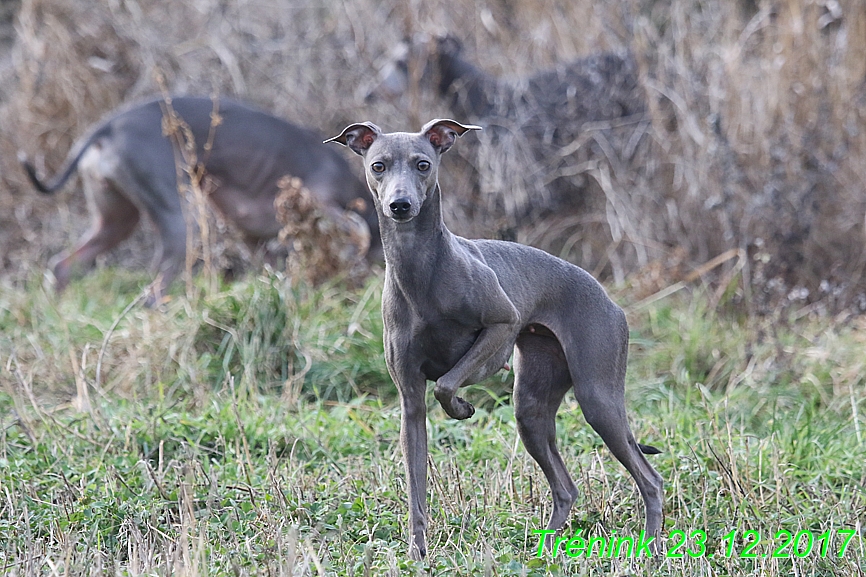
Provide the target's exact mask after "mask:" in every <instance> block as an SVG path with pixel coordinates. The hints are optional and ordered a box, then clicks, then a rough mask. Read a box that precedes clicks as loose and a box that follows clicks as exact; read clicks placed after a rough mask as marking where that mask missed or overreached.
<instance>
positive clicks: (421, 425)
mask: <svg viewBox="0 0 866 577" xmlns="http://www.w3.org/2000/svg"><path fill="white" fill-rule="evenodd" d="M395 376H396V375H395ZM394 380H395V382H396V383H397V389H398V391H399V393H400V406H401V408H402V414H401V418H400V445H401V448H402V449H403V461H404V463H405V464H406V485H407V489H408V493H409V555H410V556H411V557H412V558H413V559H416V560H420V559H423V558H424V557H425V556H426V555H427V544H426V540H425V533H426V531H427V403H426V400H425V393H426V390H427V381H426V380H425V379H424V377H423V376H421V375H420V374H419V375H418V376H417V377H416V378H411V379H407V378H405V377H399V376H397V378H395V379H394Z"/></svg>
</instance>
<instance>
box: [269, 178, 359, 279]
mask: <svg viewBox="0 0 866 577" xmlns="http://www.w3.org/2000/svg"><path fill="white" fill-rule="evenodd" d="M278 186H279V188H280V192H279V194H278V195H277V199H276V201H275V202H274V207H275V208H276V210H277V221H278V222H279V223H280V224H282V225H283V228H282V230H281V231H280V235H279V240H280V242H282V243H284V244H285V245H287V246H288V247H289V248H290V249H291V250H290V252H289V257H288V259H289V260H288V263H287V269H288V272H289V274H290V275H291V277H292V278H293V279H297V278H303V279H304V280H305V281H306V282H308V283H310V284H311V285H314V286H315V285H319V284H322V283H323V282H325V281H327V280H329V279H333V278H342V279H343V280H346V281H347V282H349V283H350V284H360V282H361V281H363V280H364V277H365V276H366V275H367V273H368V272H369V271H368V268H367V263H366V261H365V260H364V258H365V257H366V255H367V250H368V249H369V248H370V228H369V227H368V226H367V223H366V222H364V219H363V218H361V216H360V215H359V214H358V213H356V212H353V211H351V210H340V209H337V208H335V207H333V206H327V205H325V204H324V203H322V202H320V201H319V200H318V199H317V198H316V196H315V195H314V194H313V193H312V192H310V190H309V189H308V188H307V187H305V186H304V183H303V181H302V180H301V179H300V178H295V177H290V176H284V177H283V178H282V180H280V182H279V183H278ZM358 202H365V201H364V200H363V199H360V198H359V199H358Z"/></svg>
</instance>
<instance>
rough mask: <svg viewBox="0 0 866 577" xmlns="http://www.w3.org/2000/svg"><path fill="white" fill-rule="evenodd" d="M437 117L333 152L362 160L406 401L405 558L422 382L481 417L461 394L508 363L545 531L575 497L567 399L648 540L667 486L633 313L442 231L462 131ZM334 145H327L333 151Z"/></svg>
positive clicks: (423, 522) (422, 548)
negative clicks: (626, 490) (640, 384)
mask: <svg viewBox="0 0 866 577" xmlns="http://www.w3.org/2000/svg"><path fill="white" fill-rule="evenodd" d="M475 129H478V127H477V126H463V125H462V124H460V123H458V122H455V121H453V120H432V121H430V122H429V123H427V124H426V125H425V126H424V128H422V129H421V132H418V133H406V132H395V133H389V134H386V133H383V132H382V130H381V129H380V128H379V127H378V126H376V125H375V124H372V123H369V122H365V123H360V124H352V125H350V126H348V127H347V128H346V129H345V130H343V132H342V133H341V134H340V135H339V136H336V137H334V138H332V139H330V141H336V142H338V143H340V144H343V145H346V146H348V147H349V148H351V149H352V150H353V151H354V152H355V153H357V154H359V155H361V156H363V157H364V165H365V172H366V176H367V184H368V185H369V187H370V190H371V192H372V193H373V199H374V204H375V205H376V211H377V213H378V217H379V226H380V230H381V237H382V245H383V249H384V252H385V288H384V292H383V294H382V316H383V319H384V325H385V332H384V340H385V360H386V362H387V365H388V371H389V372H390V374H391V377H392V378H393V379H394V382H395V383H396V385H397V389H398V391H399V393H400V402H401V406H402V422H401V430H400V441H401V445H402V448H403V455H404V458H405V462H406V472H407V474H408V487H409V526H410V532H411V535H410V553H411V555H412V556H413V557H415V558H422V557H424V556H425V555H426V553H427V545H426V541H425V530H426V527H427V510H426V486H427V428H426V412H427V411H426V402H425V393H426V386H427V385H426V382H427V381H428V380H430V381H435V382H436V386H435V389H434V393H435V396H436V399H437V400H438V401H439V403H440V404H441V405H442V408H443V409H444V410H445V412H446V413H447V414H448V415H449V416H450V417H452V418H454V419H466V418H469V417H471V416H472V414H473V413H474V412H475V409H474V408H473V407H472V405H471V404H469V403H468V402H467V401H465V400H464V399H462V398H460V397H458V396H456V393H457V389H458V388H460V387H462V386H465V385H468V384H471V383H476V382H478V381H480V380H482V379H484V378H486V377H489V376H490V375H492V374H493V373H495V372H496V371H498V370H499V369H501V368H502V367H503V366H504V365H505V363H506V362H507V360H508V358H509V356H510V355H511V353H512V351H513V352H514V372H515V381H514V412H515V416H516V418H517V424H518V431H519V433H520V437H521V439H522V440H523V444H524V446H525V447H526V449H527V450H528V451H529V454H530V455H532V457H533V458H534V459H535V460H536V461H537V462H538V464H539V465H540V466H541V469H542V471H544V474H545V476H546V477H547V480H548V482H549V483H550V490H551V492H552V494H553V512H552V513H551V516H550V520H549V522H548V525H547V526H548V529H559V528H561V527H562V525H563V523H565V520H566V518H567V517H568V513H569V510H570V509H571V506H572V504H573V503H574V500H575V499H576V498H577V487H576V486H575V484H574V482H573V481H572V480H571V477H570V476H569V474H568V471H567V469H566V468H565V463H563V461H562V457H561V456H560V454H559V451H558V450H557V448H556V423H555V417H556V411H557V409H558V408H559V405H560V403H561V402H562V398H563V397H564V395H565V393H566V391H568V389H570V388H573V390H574V394H575V396H576V397H577V400H578V402H579V403H580V406H581V409H582V410H583V414H584V417H585V418H586V420H587V422H588V423H589V424H590V425H591V426H592V427H593V428H594V429H595V430H596V432H598V434H599V435H601V438H602V439H603V440H604V442H605V444H607V446H608V447H609V448H610V450H611V452H612V453H613V454H614V456H616V458H617V459H619V461H620V462H621V463H622V464H623V465H625V467H626V469H628V471H629V473H631V475H632V477H633V478H634V480H635V482H636V483H637V486H638V489H639V490H640V493H641V495H642V496H643V500H644V504H645V505H646V532H647V534H648V535H651V536H657V535H658V534H659V531H660V529H661V521H662V497H663V490H662V486H663V482H662V478H661V476H660V475H659V474H658V473H657V472H656V471H655V470H654V469H653V468H652V466H651V465H650V464H649V462H648V461H647V459H646V457H644V455H643V453H648V454H652V453H657V452H659V451H658V449H655V448H653V447H649V446H646V445H640V444H638V443H637V442H636V441H635V439H634V436H633V435H632V432H631V430H630V428H629V424H628V420H627V418H626V411H625V371H626V356H627V353H628V326H627V324H626V319H625V314H624V313H623V311H622V309H620V308H619V307H618V306H617V305H616V304H614V303H613V302H612V301H611V300H610V298H608V296H607V294H606V293H605V291H604V289H603V288H602V287H601V285H600V284H599V283H598V282H597V281H596V280H595V279H593V278H592V276H590V275H589V274H588V273H587V272H586V271H584V270H583V269H581V268H579V267H577V266H574V265H572V264H569V263H567V262H565V261H563V260H561V259H558V258H556V257H554V256H552V255H550V254H547V253H546V252H543V251H540V250H538V249H535V248H531V247H528V246H524V245H520V244H516V243H510V242H503V241H492V240H467V239H465V238H461V237H459V236H456V235H454V234H452V233H451V232H450V231H449V230H448V229H447V228H446V227H445V223H444V222H443V220H442V206H441V193H440V190H439V183H438V168H439V161H440V158H441V156H442V154H444V153H445V152H446V151H447V150H448V149H449V148H450V147H451V146H452V145H453V144H454V142H455V141H456V140H457V137H458V136H462V135H463V134H464V133H465V132H466V131H468V130H475ZM326 142H328V141H326Z"/></svg>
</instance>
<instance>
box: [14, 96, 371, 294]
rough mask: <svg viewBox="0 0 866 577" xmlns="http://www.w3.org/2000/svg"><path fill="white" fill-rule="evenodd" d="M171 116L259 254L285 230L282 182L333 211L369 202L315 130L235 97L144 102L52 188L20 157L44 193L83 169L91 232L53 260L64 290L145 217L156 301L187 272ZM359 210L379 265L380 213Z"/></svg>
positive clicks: (218, 200) (217, 201)
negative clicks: (152, 238)
mask: <svg viewBox="0 0 866 577" xmlns="http://www.w3.org/2000/svg"><path fill="white" fill-rule="evenodd" d="M169 104H170V105H171V109H168V108H167V107H168V105H169ZM171 111H173V112H174V114H175V115H176V117H177V120H178V122H179V123H181V124H182V127H181V128H180V132H183V133H184V135H185V136H186V137H187V138H190V139H191V140H194V145H195V154H196V158H197V159H198V161H199V162H200V163H201V167H202V168H203V169H204V178H205V181H204V182H203V183H202V187H203V188H204V189H206V193H207V195H208V198H209V199H210V201H211V202H212V203H213V205H214V206H215V207H216V208H217V209H219V211H220V212H221V213H222V214H223V216H225V217H226V219H227V220H228V221H230V222H232V223H233V224H234V225H235V226H236V227H237V228H238V229H239V230H240V232H241V233H242V234H243V236H244V239H245V240H246V241H247V243H248V244H250V245H251V246H255V245H257V244H259V243H262V242H264V241H267V240H268V239H271V238H274V237H276V236H277V233H279V231H280V223H279V222H277V218H276V213H275V210H274V199H275V198H276V196H277V192H278V187H277V182H278V181H279V180H280V179H281V178H282V177H284V176H287V175H288V176H294V177H297V178H300V179H301V180H302V181H303V184H304V186H305V187H307V188H308V189H309V190H310V192H311V193H312V194H313V195H314V196H315V197H316V198H317V199H318V200H319V201H320V202H321V203H323V204H324V205H327V206H335V207H339V208H351V207H352V206H354V205H355V204H356V201H357V199H366V198H367V191H366V190H365V187H364V185H363V183H362V182H361V181H360V179H358V178H357V177H356V176H355V175H354V174H353V173H352V171H351V169H350V168H349V165H348V163H347V162H346V160H345V159H344V158H342V156H341V155H340V154H338V153H337V152H336V151H334V150H329V149H328V147H326V146H324V145H323V144H322V141H321V137H319V136H318V135H317V134H316V133H315V132H313V131H312V130H308V129H306V128H302V127H300V126H297V125H294V124H291V123H289V122H287V121H285V120H283V119H281V118H277V117H274V116H272V115H270V114H267V113H265V112H262V111H259V110H256V109H254V108H251V107H249V106H246V105H245V104H242V103H240V102H235V101H233V100H229V99H221V100H218V101H217V102H216V103H215V102H214V101H212V100H211V99H210V98H199V97H178V98H173V99H171V100H162V99H159V100H151V101H149V102H145V103H143V104H137V105H134V106H132V107H130V108H128V109H126V110H123V111H120V112H118V113H115V114H114V115H113V116H112V117H111V118H109V119H108V120H106V121H104V122H102V123H100V124H98V125H96V126H95V127H94V128H92V129H91V131H90V133H89V134H87V135H85V136H84V137H83V138H81V139H80V140H79V141H78V142H77V143H76V144H75V146H74V147H73V149H72V150H71V151H70V152H69V155H68V156H67V160H66V164H65V166H64V167H63V169H61V171H60V174H59V175H58V176H57V177H56V178H55V179H54V180H53V181H52V182H50V183H44V182H42V181H41V180H40V179H39V178H38V177H37V176H36V170H35V168H34V167H33V166H32V165H31V164H30V163H29V162H27V160H26V158H24V157H22V163H23V165H24V168H25V170H26V171H27V174H28V176H29V177H30V180H31V182H32V183H33V185H34V186H35V187H36V188H37V190H39V191H40V192H43V193H52V192H54V191H56V190H58V189H60V188H61V187H62V186H63V185H64V183H65V182H66V181H67V180H68V179H69V177H70V176H71V175H72V173H73V172H75V170H76V169H78V170H80V172H81V175H82V180H83V181H84V192H85V194H86V195H87V200H88V204H89V207H90V211H91V214H92V217H93V226H92V228H91V230H90V231H89V232H88V233H87V234H86V235H85V236H84V238H82V239H81V241H80V242H79V244H78V246H76V247H75V248H74V249H73V250H71V251H68V252H65V253H63V254H61V255H59V256H58V257H56V258H55V259H54V260H55V264H54V276H55V278H56V280H57V289H58V290H62V289H63V288H64V287H65V286H66V285H67V284H68V283H69V281H70V279H71V278H72V276H73V274H74V273H75V272H76V271H78V270H83V269H87V268H90V267H91V266H92V265H93V263H94V261H95V260H96V257H97V256H99V255H100V254H102V253H104V252H106V251H108V250H110V249H112V248H113V247H115V246H116V245H118V244H119V243H120V242H121V241H123V240H124V239H126V238H127V237H128V236H129V235H130V234H132V232H133V231H134V230H135V227H136V225H137V224H138V221H139V219H140V215H141V213H142V212H144V213H145V214H147V215H148V216H149V217H150V219H151V221H153V224H154V225H155V228H156V231H157V240H158V241H159V243H158V250H157V254H156V256H155V258H154V268H155V269H156V272H157V273H158V276H159V279H160V282H159V283H158V286H156V287H155V290H156V295H155V297H157V298H158V297H159V295H161V294H162V293H163V292H164V291H165V289H166V288H167V287H168V286H169V285H170V284H171V282H172V280H173V279H174V278H175V277H176V276H177V275H178V273H179V272H180V271H181V270H182V269H183V265H184V261H185V258H186V248H187V246H186V243H187V229H186V222H185V220H184V216H183V209H182V198H181V195H180V194H178V168H177V162H176V161H177V159H176V155H177V154H178V150H177V146H173V144H172V141H171V140H170V138H169V137H168V136H169V135H167V134H165V133H164V130H165V128H166V124H165V122H166V120H167V119H168V117H169V113H170V112H171ZM186 144H192V143H190V142H187V143H186ZM360 204H361V205H362V206H363V207H364V208H362V209H361V210H360V212H361V216H362V217H363V218H364V220H365V221H366V223H367V225H368V226H369V227H370V233H371V242H370V251H369V252H368V255H369V256H370V257H371V258H373V259H375V258H376V256H377V255H378V253H379V252H380V248H379V234H378V228H379V227H378V224H377V223H376V214H375V211H374V210H373V209H372V207H370V206H369V204H370V203H368V202H363V203H360Z"/></svg>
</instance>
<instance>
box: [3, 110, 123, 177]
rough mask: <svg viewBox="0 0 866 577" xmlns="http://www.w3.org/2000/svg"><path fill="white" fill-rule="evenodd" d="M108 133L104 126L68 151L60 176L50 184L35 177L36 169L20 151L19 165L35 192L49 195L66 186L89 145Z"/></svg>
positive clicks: (108, 125) (109, 127)
mask: <svg viewBox="0 0 866 577" xmlns="http://www.w3.org/2000/svg"><path fill="white" fill-rule="evenodd" d="M110 131H111V125H110V124H105V125H103V126H100V127H99V128H98V129H96V130H95V131H94V132H93V133H92V134H91V135H90V136H88V137H87V138H85V139H83V140H79V141H78V143H77V144H76V145H75V146H74V147H73V148H72V150H70V151H69V154H68V155H67V157H66V165H65V166H64V167H63V170H61V171H60V174H59V175H58V176H55V177H54V179H53V180H52V181H51V182H44V181H42V180H40V179H39V177H38V176H36V167H34V166H33V164H31V162H30V161H29V160H28V159H27V154H26V153H25V152H24V151H22V150H19V151H18V162H20V163H21V166H22V167H23V168H24V171H25V172H26V173H27V177H28V178H29V179H30V182H31V183H32V184H33V186H34V188H36V190H38V191H39V192H41V193H42V194H51V193H53V192H56V191H57V190H58V189H60V187H62V186H63V185H64V184H66V181H67V180H69V177H70V176H72V173H73V172H75V170H76V169H77V168H78V161H79V160H81V157H82V156H84V153H85V152H86V151H87V149H88V148H90V145H92V144H93V143H94V142H96V140H97V139H98V138H100V137H102V136H106V135H107V134H109V133H110Z"/></svg>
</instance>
